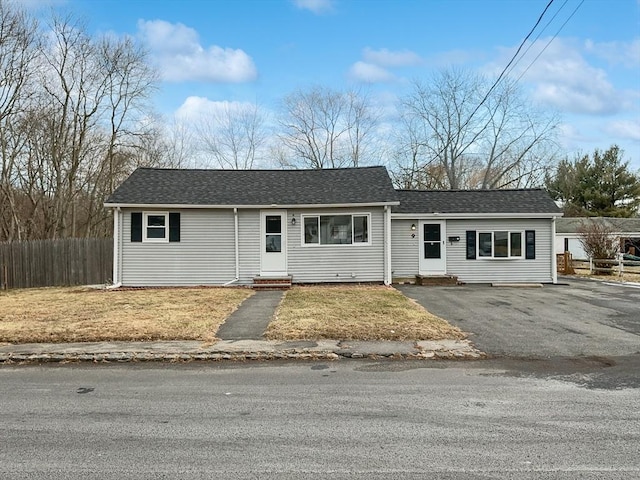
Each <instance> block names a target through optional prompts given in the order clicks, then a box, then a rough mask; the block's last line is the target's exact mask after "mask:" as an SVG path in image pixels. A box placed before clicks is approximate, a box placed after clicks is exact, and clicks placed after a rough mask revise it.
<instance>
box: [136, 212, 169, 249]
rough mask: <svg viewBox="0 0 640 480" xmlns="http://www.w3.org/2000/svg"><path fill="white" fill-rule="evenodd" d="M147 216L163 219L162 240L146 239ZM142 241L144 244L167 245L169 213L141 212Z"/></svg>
mask: <svg viewBox="0 0 640 480" xmlns="http://www.w3.org/2000/svg"><path fill="white" fill-rule="evenodd" d="M149 216H154V217H160V216H162V217H164V238H148V237H147V228H149V227H148V223H147V222H148V218H149ZM151 228H154V227H151ZM142 241H143V242H144V243H169V212H142Z"/></svg>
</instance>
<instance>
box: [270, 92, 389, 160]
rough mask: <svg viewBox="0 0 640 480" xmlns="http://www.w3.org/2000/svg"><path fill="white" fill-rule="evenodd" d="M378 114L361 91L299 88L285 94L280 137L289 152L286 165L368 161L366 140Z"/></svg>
mask: <svg viewBox="0 0 640 480" xmlns="http://www.w3.org/2000/svg"><path fill="white" fill-rule="evenodd" d="M378 118H379V115H377V114H376V112H375V111H374V109H373V107H372V106H371V104H370V102H369V99H368V98H367V97H366V96H364V95H362V94H360V93H358V92H354V91H348V92H340V91H336V90H331V89H329V88H324V87H313V88H311V89H309V90H306V91H303V90H298V91H296V92H294V93H292V94H290V95H288V96H287V97H285V99H284V112H283V115H282V117H281V118H280V126H281V128H282V132H281V133H280V135H279V136H278V138H279V140H280V142H281V143H282V145H283V147H285V149H286V152H288V154H287V155H286V157H285V158H283V159H282V161H283V165H284V166H289V167H305V168H316V169H320V168H337V167H357V166H358V165H360V164H361V163H366V161H367V152H366V148H365V146H366V140H367V139H368V137H369V135H370V134H371V132H372V130H373V128H374V127H375V125H376V123H377V121H378Z"/></svg>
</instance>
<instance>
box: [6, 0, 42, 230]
mask: <svg viewBox="0 0 640 480" xmlns="http://www.w3.org/2000/svg"><path fill="white" fill-rule="evenodd" d="M36 56H37V23H36V22H35V21H34V20H33V19H30V18H29V17H28V16H27V15H26V14H25V13H24V12H23V11H20V10H19V9H16V8H15V6H14V5H11V4H8V3H7V2H6V1H5V0H0V166H1V167H2V168H1V170H0V239H3V238H5V239H7V240H13V239H16V240H20V239H22V237H23V231H24V225H23V219H22V217H23V215H22V210H23V208H24V207H23V205H22V204H23V195H22V194H21V192H20V191H19V189H18V188H16V185H15V182H16V179H17V178H18V176H19V174H20V172H19V171H18V168H19V166H18V162H19V157H20V155H21V154H22V153H23V151H24V148H25V142H24V135H23V132H22V131H21V130H22V128H21V125H22V122H23V118H24V112H25V108H26V104H27V101H28V99H29V97H30V95H31V92H32V90H31V85H30V82H31V80H32V78H33V75H34V72H35V70H34V59H35V58H36Z"/></svg>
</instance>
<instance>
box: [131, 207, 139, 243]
mask: <svg viewBox="0 0 640 480" xmlns="http://www.w3.org/2000/svg"><path fill="white" fill-rule="evenodd" d="M131 241H132V242H141V241H142V212H131Z"/></svg>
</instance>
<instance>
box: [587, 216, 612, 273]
mask: <svg viewBox="0 0 640 480" xmlns="http://www.w3.org/2000/svg"><path fill="white" fill-rule="evenodd" d="M578 234H579V235H580V243H581V244H582V248H583V249H584V251H585V253H586V254H587V256H588V257H589V258H594V259H614V258H616V256H617V255H618V253H619V251H620V245H619V244H618V239H617V238H616V236H615V235H614V232H613V230H612V229H611V228H610V227H609V226H608V225H607V224H606V223H604V222H600V221H598V220H596V219H594V220H592V221H583V222H582V225H580V227H579V228H578ZM594 266H595V267H596V268H609V270H608V271H607V270H596V274H598V275H611V273H612V269H611V265H610V264H605V263H601V262H594Z"/></svg>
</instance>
